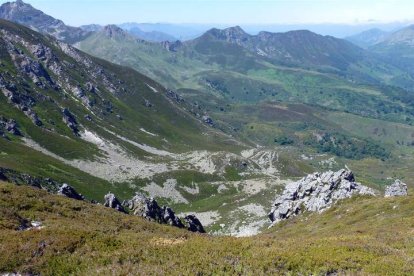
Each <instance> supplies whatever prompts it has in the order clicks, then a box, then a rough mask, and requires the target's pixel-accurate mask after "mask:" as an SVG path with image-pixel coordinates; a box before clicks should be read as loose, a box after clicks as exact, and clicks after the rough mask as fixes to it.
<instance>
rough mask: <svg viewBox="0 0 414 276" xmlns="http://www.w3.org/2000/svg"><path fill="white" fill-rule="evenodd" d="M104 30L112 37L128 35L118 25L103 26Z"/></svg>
mask: <svg viewBox="0 0 414 276" xmlns="http://www.w3.org/2000/svg"><path fill="white" fill-rule="evenodd" d="M103 32H104V33H105V35H106V36H108V37H110V38H114V37H126V36H127V33H126V31H124V30H123V29H121V28H120V27H118V26H117V25H107V26H105V27H104V28H103Z"/></svg>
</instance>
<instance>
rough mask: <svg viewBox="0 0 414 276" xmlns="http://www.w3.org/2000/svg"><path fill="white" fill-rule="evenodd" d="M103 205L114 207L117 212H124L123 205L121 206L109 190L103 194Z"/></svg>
mask: <svg viewBox="0 0 414 276" xmlns="http://www.w3.org/2000/svg"><path fill="white" fill-rule="evenodd" d="M104 206H105V207H108V208H112V209H115V210H117V211H119V212H122V213H126V211H125V209H124V207H123V206H122V204H121V202H120V201H119V200H118V199H117V198H116V196H115V195H114V194H113V193H111V192H109V193H108V194H107V195H105V203H104Z"/></svg>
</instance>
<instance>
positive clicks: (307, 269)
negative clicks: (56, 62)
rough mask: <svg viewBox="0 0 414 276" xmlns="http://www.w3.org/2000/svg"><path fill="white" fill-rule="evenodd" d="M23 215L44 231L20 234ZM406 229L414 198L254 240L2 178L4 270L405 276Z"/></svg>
mask: <svg viewBox="0 0 414 276" xmlns="http://www.w3.org/2000/svg"><path fill="white" fill-rule="evenodd" d="M25 220H27V221H40V222H41V223H42V228H41V229H27V230H24V231H19V230H18V228H19V226H21V225H22V224H24V222H25ZM413 229H414V200H413V197H412V196H409V197H401V198H389V199H384V198H372V197H357V198H353V199H350V200H346V201H344V202H341V203H340V204H339V205H337V206H336V207H334V208H332V209H330V210H328V211H326V212H324V213H323V214H321V215H319V214H308V215H304V216H302V217H297V218H296V219H293V220H291V221H287V222H284V223H282V224H280V225H277V226H275V227H273V228H271V229H270V230H268V231H267V233H264V234H261V235H258V236H256V237H253V238H231V237H212V236H208V235H197V234H191V233H189V232H187V231H182V230H180V229H176V228H174V227H169V226H162V225H158V224H156V223H151V222H147V221H145V220H143V219H142V218H139V217H134V216H128V215H124V214H121V213H118V212H116V211H114V210H112V209H108V208H104V207H103V206H96V205H91V204H88V203H85V202H80V201H76V200H70V199H67V198H63V197H60V196H55V195H50V194H48V193H46V192H44V191H41V190H36V189H33V188H30V187H26V186H21V187H17V186H14V185H11V184H6V183H1V184H0V244H1V247H0V253H1V254H0V272H1V273H3V272H4V273H5V272H20V273H33V274H39V273H40V274H42V275H68V274H82V275H94V274H101V275H102V274H104V275H107V274H117V275H123V274H170V275H187V274H191V275H211V274H244V275H245V274H248V275H250V274H302V275H309V274H314V275H319V274H329V273H339V274H342V273H344V274H355V273H356V274H378V275H409V274H410V273H411V272H412V271H413V268H414V250H413V248H414V239H413V238H412V232H413Z"/></svg>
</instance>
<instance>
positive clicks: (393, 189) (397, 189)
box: [385, 179, 408, 197]
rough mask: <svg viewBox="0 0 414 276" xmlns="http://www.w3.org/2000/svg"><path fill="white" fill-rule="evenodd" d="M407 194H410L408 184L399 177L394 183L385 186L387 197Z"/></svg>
mask: <svg viewBox="0 0 414 276" xmlns="http://www.w3.org/2000/svg"><path fill="white" fill-rule="evenodd" d="M406 195H408V192H407V184H405V183H404V182H402V181H401V180H399V179H397V180H395V182H394V183H393V184H391V185H389V186H387V187H386V188H385V197H392V196H406Z"/></svg>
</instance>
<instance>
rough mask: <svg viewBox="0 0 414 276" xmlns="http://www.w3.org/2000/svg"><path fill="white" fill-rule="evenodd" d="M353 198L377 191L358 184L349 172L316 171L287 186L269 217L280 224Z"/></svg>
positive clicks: (344, 170)
mask: <svg viewBox="0 0 414 276" xmlns="http://www.w3.org/2000/svg"><path fill="white" fill-rule="evenodd" d="M354 195H375V192H374V190H372V189H371V188H368V187H366V186H363V185H361V184H360V183H357V182H355V177H354V174H353V173H352V171H350V170H349V169H342V170H339V171H337V172H332V171H328V172H324V173H318V172H317V173H313V174H310V175H308V176H306V177H304V178H302V179H301V180H299V181H297V182H292V183H289V184H288V185H286V187H285V190H284V191H283V193H282V195H280V196H278V197H277V198H276V200H275V201H274V203H273V208H272V210H271V211H270V213H269V215H268V216H269V219H270V220H271V221H272V222H273V223H278V222H280V221H282V220H286V219H288V218H290V217H293V216H296V215H298V214H301V213H303V212H322V211H324V210H326V209H328V208H330V207H331V206H332V205H333V204H335V203H336V202H337V201H338V200H341V199H345V198H350V197H352V196H354Z"/></svg>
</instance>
